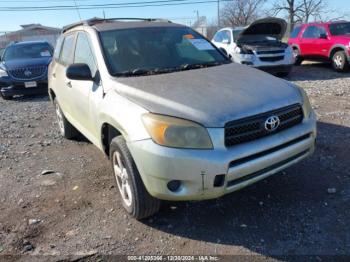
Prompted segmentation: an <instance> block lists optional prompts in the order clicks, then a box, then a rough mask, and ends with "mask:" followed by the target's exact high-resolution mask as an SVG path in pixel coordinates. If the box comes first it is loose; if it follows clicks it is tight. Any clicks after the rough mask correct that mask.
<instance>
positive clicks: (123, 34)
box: [49, 19, 316, 219]
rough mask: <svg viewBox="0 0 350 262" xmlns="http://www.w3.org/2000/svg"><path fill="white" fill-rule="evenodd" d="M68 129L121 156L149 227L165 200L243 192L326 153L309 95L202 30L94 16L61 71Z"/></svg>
mask: <svg viewBox="0 0 350 262" xmlns="http://www.w3.org/2000/svg"><path fill="white" fill-rule="evenodd" d="M49 93H50V97H51V99H52V101H53V103H54V105H55V108H56V113H57V118H58V124H59V129H60V131H61V133H62V135H63V136H64V137H66V138H68V139H71V138H74V137H75V136H76V135H77V134H78V132H80V133H82V134H83V135H84V136H86V137H87V138H88V139H89V140H90V141H91V142H92V143H93V144H95V145H96V146H97V147H98V148H99V149H100V150H101V151H102V152H103V153H105V154H106V156H107V157H109V159H110V161H111V163H112V167H113V170H114V175H115V179H116V183H117V186H118V189H119V191H120V194H121V197H122V200H123V201H122V202H123V206H124V207H125V209H126V210H127V212H128V213H129V214H131V215H132V216H133V217H135V218H137V219H142V218H145V217H147V216H150V215H152V214H154V213H155V212H157V211H158V210H159V206H160V200H170V201H178V200H204V199H211V198H217V197H220V196H222V195H225V194H228V193H231V192H233V191H236V190H239V189H241V188H243V187H245V186H248V185H250V184H252V183H254V182H257V181H259V180H261V179H263V178H266V177H268V176H270V175H272V174H275V173H279V171H281V170H282V169H285V168H286V167H288V166H290V165H292V164H295V163H297V162H299V161H300V160H302V159H304V158H305V157H307V156H309V155H310V154H311V153H312V152H313V151H314V145H315V138H316V119H315V114H314V112H313V110H312V109H311V106H310V103H309V100H308V98H307V96H306V94H305V92H304V91H303V89H301V88H299V87H297V86H295V85H293V84H291V83H289V82H287V81H284V80H281V79H278V78H275V77H274V76H272V75H269V74H266V73H264V72H262V71H259V70H256V69H253V68H249V67H246V66H242V65H239V64H233V63H231V62H230V60H229V59H228V58H227V57H226V56H225V55H223V53H221V52H220V51H219V50H218V49H217V48H216V47H215V46H214V45H212V44H211V43H210V42H209V41H208V40H207V39H205V38H203V37H202V36H201V35H200V34H198V33H197V32H195V31H193V30H192V29H190V28H188V27H186V26H183V25H179V24H174V23H171V22H168V21H160V20H151V19H144V20H140V21H139V20H135V21H130V20H128V21H123V20H118V19H108V20H103V19H94V20H88V21H84V22H81V23H77V24H74V25H71V26H68V27H66V28H64V30H63V34H62V36H61V37H60V38H59V41H58V43H57V47H56V51H55V54H54V60H53V62H52V63H51V65H50V67H49Z"/></svg>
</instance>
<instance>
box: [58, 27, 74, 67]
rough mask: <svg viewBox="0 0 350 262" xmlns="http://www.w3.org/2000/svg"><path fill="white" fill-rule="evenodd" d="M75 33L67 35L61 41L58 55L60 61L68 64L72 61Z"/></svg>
mask: <svg viewBox="0 0 350 262" xmlns="http://www.w3.org/2000/svg"><path fill="white" fill-rule="evenodd" d="M74 39H75V35H73V34H71V35H67V36H66V38H65V39H64V42H63V47H62V51H61V55H60V62H61V63H62V64H65V65H69V64H71V63H72V61H73V50H74Z"/></svg>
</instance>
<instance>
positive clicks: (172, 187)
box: [167, 180, 181, 192]
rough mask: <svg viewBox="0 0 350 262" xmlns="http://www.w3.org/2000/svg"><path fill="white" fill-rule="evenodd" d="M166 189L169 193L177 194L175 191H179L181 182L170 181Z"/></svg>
mask: <svg viewBox="0 0 350 262" xmlns="http://www.w3.org/2000/svg"><path fill="white" fill-rule="evenodd" d="M167 187H168V189H169V190H170V191H171V192H177V191H179V189H180V187H181V181H180V180H171V181H170V182H169V183H168V184H167Z"/></svg>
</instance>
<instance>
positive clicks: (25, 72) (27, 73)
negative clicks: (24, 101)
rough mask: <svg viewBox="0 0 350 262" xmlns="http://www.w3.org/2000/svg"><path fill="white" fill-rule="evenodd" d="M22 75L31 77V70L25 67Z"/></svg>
mask: <svg viewBox="0 0 350 262" xmlns="http://www.w3.org/2000/svg"><path fill="white" fill-rule="evenodd" d="M24 75H25V76H26V77H31V76H32V72H31V71H29V70H28V69H27V70H26V71H24Z"/></svg>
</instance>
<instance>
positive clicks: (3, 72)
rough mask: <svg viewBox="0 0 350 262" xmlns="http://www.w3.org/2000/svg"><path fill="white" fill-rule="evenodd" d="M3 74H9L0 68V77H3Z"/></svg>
mask: <svg viewBox="0 0 350 262" xmlns="http://www.w3.org/2000/svg"><path fill="white" fill-rule="evenodd" d="M3 76H8V74H7V72H6V71H5V70H3V69H0V77H3Z"/></svg>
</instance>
